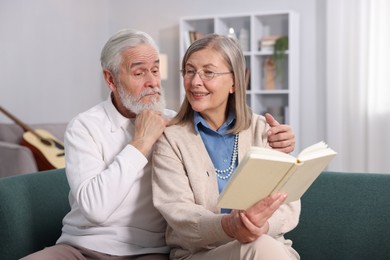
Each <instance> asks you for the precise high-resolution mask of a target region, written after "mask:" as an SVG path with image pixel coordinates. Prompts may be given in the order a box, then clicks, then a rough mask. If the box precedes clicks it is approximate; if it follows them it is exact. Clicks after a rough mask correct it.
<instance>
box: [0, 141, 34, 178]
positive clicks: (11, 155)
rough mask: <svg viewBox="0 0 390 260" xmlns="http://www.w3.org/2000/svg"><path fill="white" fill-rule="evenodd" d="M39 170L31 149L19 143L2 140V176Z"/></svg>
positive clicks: (0, 165) (0, 153)
mask: <svg viewBox="0 0 390 260" xmlns="http://www.w3.org/2000/svg"><path fill="white" fill-rule="evenodd" d="M37 171H38V168H37V165H36V162H35V159H34V156H33V154H32V152H31V150H30V149H28V148H27V147H25V146H22V145H19V144H13V143H8V142H2V141H0V178H1V177H7V176H13V175H18V174H24V173H33V172H37Z"/></svg>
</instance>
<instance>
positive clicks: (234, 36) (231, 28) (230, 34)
mask: <svg viewBox="0 0 390 260" xmlns="http://www.w3.org/2000/svg"><path fill="white" fill-rule="evenodd" d="M227 36H228V37H231V38H233V39H237V35H236V33H235V32H234V28H233V27H230V28H229V33H228V35H227Z"/></svg>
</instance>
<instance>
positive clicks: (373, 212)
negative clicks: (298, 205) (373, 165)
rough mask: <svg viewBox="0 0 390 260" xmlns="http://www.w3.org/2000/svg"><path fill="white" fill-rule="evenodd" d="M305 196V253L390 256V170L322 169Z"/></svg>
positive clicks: (300, 231) (295, 237) (344, 259)
mask: <svg viewBox="0 0 390 260" xmlns="http://www.w3.org/2000/svg"><path fill="white" fill-rule="evenodd" d="M301 202H302V212H301V218H300V223H299V224H298V227H297V228H295V229H294V230H293V231H292V232H290V233H289V234H287V235H286V237H288V238H291V239H292V241H293V247H294V248H295V249H296V250H297V251H298V252H299V253H300V255H301V257H302V259H315V260H321V259H328V260H329V259H332V260H337V259H340V260H349V259H350V260H359V259H361V260H363V259H364V260H367V259H375V260H380V259H390V174H374V173H338V172H323V173H322V174H321V175H320V177H319V178H318V179H317V180H316V181H315V182H314V184H313V185H312V186H311V187H310V188H309V190H308V191H307V192H306V193H305V195H304V196H303V197H302V200H301Z"/></svg>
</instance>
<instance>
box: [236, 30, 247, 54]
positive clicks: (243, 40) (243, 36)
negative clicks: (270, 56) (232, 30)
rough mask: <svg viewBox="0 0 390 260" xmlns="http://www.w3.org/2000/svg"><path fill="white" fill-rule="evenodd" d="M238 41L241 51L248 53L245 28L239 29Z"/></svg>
mask: <svg viewBox="0 0 390 260" xmlns="http://www.w3.org/2000/svg"><path fill="white" fill-rule="evenodd" d="M238 40H239V41H240V46H241V49H242V51H249V33H248V30H247V29H246V28H241V30H240V35H239V36H238Z"/></svg>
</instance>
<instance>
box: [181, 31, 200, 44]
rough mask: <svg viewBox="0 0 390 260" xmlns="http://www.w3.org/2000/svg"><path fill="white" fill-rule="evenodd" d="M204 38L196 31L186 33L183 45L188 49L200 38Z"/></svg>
mask: <svg viewBox="0 0 390 260" xmlns="http://www.w3.org/2000/svg"><path fill="white" fill-rule="evenodd" d="M203 37H204V34H203V33H201V32H198V31H188V32H187V35H185V39H184V41H185V45H186V48H188V47H190V45H191V44H192V43H193V42H194V41H196V40H198V39H200V38H203Z"/></svg>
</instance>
